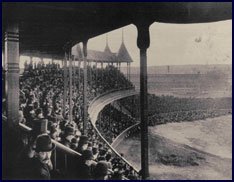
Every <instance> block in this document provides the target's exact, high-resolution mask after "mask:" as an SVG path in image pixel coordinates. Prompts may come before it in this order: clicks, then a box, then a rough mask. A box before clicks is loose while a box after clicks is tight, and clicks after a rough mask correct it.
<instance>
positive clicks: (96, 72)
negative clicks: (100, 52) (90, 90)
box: [95, 61, 98, 85]
mask: <svg viewBox="0 0 234 182" xmlns="http://www.w3.org/2000/svg"><path fill="white" fill-rule="evenodd" d="M97 74H98V71H97V61H96V62H95V83H96V85H97V76H98V75H97Z"/></svg>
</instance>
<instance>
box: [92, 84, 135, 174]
mask: <svg viewBox="0 0 234 182" xmlns="http://www.w3.org/2000/svg"><path fill="white" fill-rule="evenodd" d="M130 89H132V90H134V89H133V88H132V87H131V88H129V89H126V88H123V89H113V90H111V91H108V92H105V93H103V94H101V95H99V96H97V97H95V98H94V99H93V100H92V101H91V103H90V106H91V105H92V104H94V102H95V101H97V100H98V99H99V98H101V97H103V96H104V95H106V94H110V93H113V92H117V91H125V90H126V91H128V90H130ZM89 111H90V110H89ZM92 119H93V118H92ZM95 119H97V118H95ZM95 123H96V120H95V121H91V124H92V126H93V128H94V129H95V130H96V132H97V133H98V135H99V136H100V137H101V139H102V140H103V141H104V142H105V143H106V144H107V145H108V147H109V148H110V149H111V150H112V151H113V152H114V153H115V155H117V156H118V157H119V158H121V159H122V160H123V161H124V162H125V163H127V164H128V165H129V166H131V167H132V168H133V169H134V171H135V172H137V173H139V170H138V169H136V168H135V167H134V166H133V165H132V164H130V163H129V162H128V161H127V160H126V159H125V158H123V157H122V156H121V155H120V154H119V153H118V152H117V151H116V150H115V149H114V148H113V147H112V146H111V144H109V142H108V141H107V140H106V139H105V138H104V137H103V136H102V134H101V133H100V132H99V130H98V129H97V127H96V125H95Z"/></svg>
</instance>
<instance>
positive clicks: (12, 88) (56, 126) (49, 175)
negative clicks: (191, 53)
mask: <svg viewBox="0 0 234 182" xmlns="http://www.w3.org/2000/svg"><path fill="white" fill-rule="evenodd" d="M204 7H205V8H204ZM129 8H130V9H131V11H129ZM2 10H3V25H2V30H3V31H4V32H5V36H2V43H3V51H2V52H3V54H4V55H3V58H4V60H3V67H2V120H3V121H2V133H3V134H2V137H3V139H2V153H3V154H2V156H3V162H2V166H3V167H2V168H3V171H2V174H3V179H17V180H19V179H33V180H35V179H43V180H49V179H59V180H61V179H65V180H69V179H76V180H81V179H82V180H128V179H130V180H139V179H147V178H148V177H149V165H148V128H147V127H148V125H149V124H150V123H151V124H152V123H153V124H161V123H159V122H158V120H156V119H155V120H154V121H153V122H151V120H150V119H148V118H149V116H151V118H157V117H155V115H154V114H157V116H158V115H160V117H161V118H165V120H168V119H167V118H166V116H167V114H166V116H165V113H163V112H161V111H162V110H163V111H164V112H167V113H169V112H170V111H174V112H177V111H178V110H181V108H176V109H177V110H176V109H175V107H168V105H163V104H162V105H160V104H161V102H160V104H159V105H160V107H161V110H160V111H159V113H157V112H156V111H155V110H154V111H153V110H150V109H152V108H150V107H149V112H148V102H147V99H148V93H147V66H146V62H147V48H148V47H149V46H150V38H149V26H150V25H151V24H152V23H153V22H154V21H159V22H164V23H202V22H213V21H220V20H226V19H230V18H231V4H230V3H213V4H210V3H204V4H196V3H170V4H168V3H139V4H138V3H137V4H135V3H103V4H100V3H75V2H73V3H65V2H63V3H39V2H38V3H7V2H5V3H3V9H2ZM168 12H172V14H170V16H168V15H169V14H168ZM207 13H209V16H207ZM149 15H150V16H149ZM175 17H176V18H175ZM110 22H111V23H110ZM131 23H134V25H136V27H137V30H138V37H137V46H138V48H139V52H140V61H141V67H140V69H141V74H140V80H141V82H140V88H141V89H140V94H138V92H136V91H135V88H134V86H133V84H132V82H131V81H130V80H131V79H130V74H131V73H130V72H131V71H130V70H131V62H132V61H133V60H132V58H131V57H130V55H129V53H128V50H127V47H126V46H125V44H124V41H122V43H121V45H120V48H119V51H118V52H117V53H113V52H111V50H110V48H109V46H108V44H107V45H106V48H105V50H104V51H103V52H101V51H95V50H88V49H87V43H88V40H89V39H90V38H92V37H95V36H96V35H100V34H103V33H106V32H108V31H111V30H114V29H116V28H120V27H123V26H125V25H129V24H131ZM52 27H53V28H52ZM80 43H82V48H81V47H80ZM20 55H25V56H29V57H30V61H29V63H25V65H24V70H20V69H19V57H20ZM32 57H39V59H41V61H39V62H33V60H32ZM43 58H51V59H52V62H51V63H49V64H44V62H43ZM55 59H56V60H60V61H59V63H58V62H55V61H53V60H55ZM81 63H82V64H83V67H81ZM92 63H95V66H92ZM103 63H107V66H106V67H103ZM121 63H122V64H123V63H125V64H127V74H126V75H124V74H123V73H122V72H121V71H120V67H121ZM98 64H101V68H99V67H98V66H97V65H98ZM114 64H116V66H115V65H114ZM152 97H154V96H152ZM150 98H151V96H150ZM128 99H129V100H130V101H129V102H128V101H127V100H128ZM154 99H155V98H153V99H152V100H153V101H152V104H155V102H156V101H155V100H157V99H158V98H156V99H155V100H154ZM163 99H164V100H166V101H168V102H167V104H168V103H170V102H171V100H173V98H169V99H168V100H167V99H165V98H163ZM117 100H118V102H117ZM173 101H174V100H173ZM177 101H178V100H177ZM183 101H184V102H187V103H188V102H190V100H189V101H188V100H183ZM196 101H197V100H196ZM196 101H194V100H191V102H196ZM114 102H115V104H114ZM123 102H127V103H125V104H124V103H123ZM178 102H179V101H178ZM197 102H199V101H197ZM227 102H228V101H227ZM136 103H139V111H140V112H138V113H137V112H136V110H135V111H132V110H131V109H133V107H132V106H131V104H136ZM156 103H157V102H156ZM209 103H213V102H212V101H209V102H208V104H209ZM188 104H190V103H188ZM136 105H138V104H136ZM149 105H150V104H149ZM225 107H226V105H225ZM229 107H230V105H228V106H227V108H224V109H229ZM165 108H167V109H165ZM173 109H174V110H173ZM187 109H188V110H186V114H184V112H183V113H181V114H180V115H179V116H178V115H177V114H174V113H173V114H171V115H170V116H171V117H178V118H179V119H178V121H179V120H185V119H184V115H186V119H188V117H189V116H194V115H196V116H199V117H200V116H201V115H202V114H204V112H198V111H193V112H192V109H193V108H187ZM216 109H217V108H216ZM218 109H220V108H218ZM222 109H223V108H222ZM229 112H230V111H229ZM187 113H189V114H187ZM194 113H195V114H194ZM210 113H211V114H210ZM225 113H226V110H225V111H223V112H222V113H221V114H220V115H222V114H225ZM137 114H138V115H137ZM139 114H140V115H139ZM216 114H217V112H214V111H210V112H209V113H208V114H207V115H209V116H210V115H212V117H213V115H216ZM209 116H207V117H209ZM139 120H140V121H139ZM148 121H150V123H149V122H148ZM160 121H161V120H160ZM165 122H167V121H165ZM139 123H140V125H139ZM139 130H140V131H141V141H142V142H141V169H136V168H135V167H134V166H133V165H132V164H131V163H129V162H128V161H127V160H126V159H125V158H124V154H120V153H118V151H116V150H115V148H114V147H115V146H116V145H117V143H118V142H119V140H121V139H124V137H128V136H129V135H131V133H133V132H138V131H139Z"/></svg>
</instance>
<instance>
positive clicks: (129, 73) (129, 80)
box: [129, 63, 131, 81]
mask: <svg viewBox="0 0 234 182" xmlns="http://www.w3.org/2000/svg"><path fill="white" fill-rule="evenodd" d="M129 81H131V63H129Z"/></svg>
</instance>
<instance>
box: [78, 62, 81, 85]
mask: <svg viewBox="0 0 234 182" xmlns="http://www.w3.org/2000/svg"><path fill="white" fill-rule="evenodd" d="M80 64H81V60H79V59H78V88H79V90H80V81H81V79H80Z"/></svg>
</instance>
